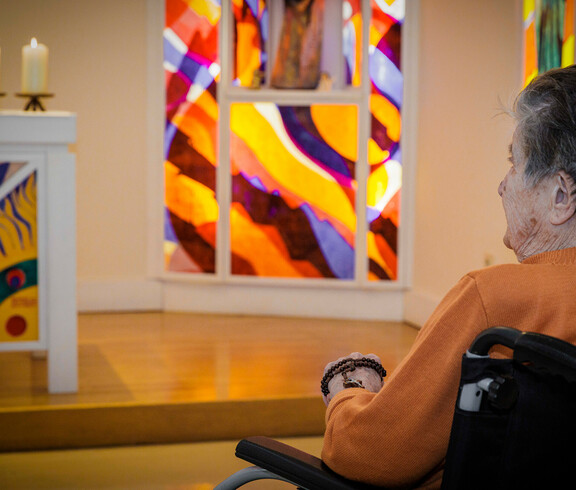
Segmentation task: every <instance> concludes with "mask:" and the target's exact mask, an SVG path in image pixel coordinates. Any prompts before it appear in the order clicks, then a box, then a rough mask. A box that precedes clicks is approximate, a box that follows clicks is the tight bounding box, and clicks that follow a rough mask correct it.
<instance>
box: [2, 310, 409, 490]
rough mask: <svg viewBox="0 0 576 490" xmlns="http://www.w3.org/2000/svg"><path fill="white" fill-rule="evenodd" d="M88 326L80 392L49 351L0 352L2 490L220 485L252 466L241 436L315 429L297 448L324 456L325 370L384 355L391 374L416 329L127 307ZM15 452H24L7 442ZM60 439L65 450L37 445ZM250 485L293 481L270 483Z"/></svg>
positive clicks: (84, 323)
mask: <svg viewBox="0 0 576 490" xmlns="http://www.w3.org/2000/svg"><path fill="white" fill-rule="evenodd" d="M78 334H79V335H78V337H79V340H78V342H79V359H78V362H79V385H80V386H79V391H78V393H76V394H66V395H55V394H49V393H48V392H47V389H46V360H45V359H43V358H42V356H41V355H37V354H36V355H31V353H29V352H8V353H0V434H1V435H0V488H2V489H11V490H20V489H60V490H61V489H78V488H83V489H132V488H134V489H136V488H137V489H158V490H169V489H171V490H175V489H179V490H184V489H187V490H210V489H212V488H213V487H214V485H215V484H216V483H217V482H219V481H221V480H222V479H223V478H225V477H226V476H227V475H228V474H230V473H231V472H233V471H236V470H238V469H240V468H242V467H245V466H246V465H247V463H244V462H242V461H240V460H238V459H236V458H235V457H234V446H235V444H236V442H237V440H238V439H237V438H236V437H238V438H239V437H244V436H245V435H257V434H266V435H272V436H276V435H277V434H279V435H280V436H279V437H277V438H279V439H282V440H286V437H289V436H296V435H306V434H308V435H313V436H314V437H298V438H296V439H294V438H289V439H288V442H289V443H291V444H292V445H295V446H296V447H299V448H301V449H303V450H305V451H307V452H310V453H312V454H316V455H319V452H320V448H321V440H322V439H321V437H319V436H321V434H322V429H323V428H322V424H323V413H324V405H323V404H322V402H321V400H320V391H319V381H320V378H321V376H322V371H323V368H324V366H325V364H326V363H327V362H329V361H331V360H334V359H336V358H338V357H340V356H343V355H347V354H349V353H350V352H353V351H359V352H362V353H370V352H374V353H376V354H378V355H380V357H381V358H382V363H383V365H384V366H385V367H386V369H387V370H388V371H389V372H391V371H392V370H393V369H394V368H395V367H396V365H397V364H398V362H399V361H400V360H401V359H402V358H403V357H404V356H405V354H406V353H407V351H408V349H409V348H410V346H411V345H412V343H413V341H414V338H415V336H416V334H417V330H415V329H414V328H412V327H410V326H408V325H405V324H402V323H394V322H365V321H348V320H318V319H301V318H269V317H248V316H225V315H200V314H184V313H125V314H83V315H80V317H79V332H78ZM247 411H248V413H247ZM254 424H255V425H254ZM296 425H299V427H298V430H297V431H296V430H295V429H294V427H295V426H296ZM254 427H257V428H256V429H254ZM229 435H233V437H229ZM101 436H102V437H101ZM103 441H104V442H103ZM134 441H135V442H137V443H140V444H142V445H138V446H134V445H133V444H134ZM197 441H203V442H197ZM166 442H172V444H165V443H166ZM103 445H108V446H109V447H98V446H103ZM111 445H112V446H115V447H110V446H111ZM14 447H16V448H18V449H25V451H19V452H17V451H14V449H6V448H14ZM54 447H56V448H60V450H50V451H46V450H38V449H40V448H54ZM2 448H3V449H2ZM79 448H80V449H79ZM2 451H3V452H2ZM250 488H253V489H254V490H257V489H267V490H273V489H282V488H284V489H286V488H292V487H289V486H287V485H285V484H282V483H279V482H270V481H265V482H259V483H255V484H253V485H252V486H251V487H250Z"/></svg>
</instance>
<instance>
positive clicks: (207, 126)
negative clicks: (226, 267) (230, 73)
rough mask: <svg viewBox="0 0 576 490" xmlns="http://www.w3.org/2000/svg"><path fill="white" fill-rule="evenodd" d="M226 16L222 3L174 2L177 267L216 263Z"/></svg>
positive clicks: (172, 166)
mask: <svg viewBox="0 0 576 490" xmlns="http://www.w3.org/2000/svg"><path fill="white" fill-rule="evenodd" d="M220 17H221V9H220V6H219V2H214V1H211V0H195V1H194V2H192V3H190V2H185V1H183V0H167V1H166V25H165V29H164V70H165V73H166V131H165V150H164V151H165V163H164V169H165V196H166V197H165V199H166V208H165V211H166V216H165V230H164V255H165V261H166V268H167V269H168V270H171V271H179V272H206V273H211V272H215V270H216V261H215V249H216V224H217V221H218V212H219V208H218V203H217V201H216V167H217V165H218V157H217V154H218V117H219V107H218V103H217V88H218V79H219V75H220V64H219V63H220V58H219V48H218V28H219V25H220Z"/></svg>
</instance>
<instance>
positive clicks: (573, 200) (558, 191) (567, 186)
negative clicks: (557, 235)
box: [550, 170, 576, 225]
mask: <svg viewBox="0 0 576 490" xmlns="http://www.w3.org/2000/svg"><path fill="white" fill-rule="evenodd" d="M575 186H576V183H575V182H574V180H573V179H572V177H570V175H569V174H567V173H566V172H564V171H563V170H561V171H560V172H558V173H557V174H556V175H555V176H554V185H553V187H552V189H553V195H552V212H551V214H550V223H552V224H553V225H562V224H564V223H565V222H566V221H568V220H569V219H570V218H572V216H574V214H575V213H576V189H575Z"/></svg>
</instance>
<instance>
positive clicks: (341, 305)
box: [164, 282, 404, 321]
mask: <svg viewBox="0 0 576 490" xmlns="http://www.w3.org/2000/svg"><path fill="white" fill-rule="evenodd" d="M164 287H165V291H164V292H165V295H164V308H165V310H166V311H193V312H202V313H226V314H239V315H271V316H291V317H295V316H296V317H298V316H299V317H307V318H345V319H360V320H389V321H402V315H403V296H404V292H403V291H388V290H387V291H382V290H378V291H377V290H353V289H344V288H335V289H328V288H325V289H322V288H316V289H312V288H310V289H307V288H304V287H274V288H272V287H266V286H255V285H245V284H244V285H239V284H209V283H205V284H198V283H196V284H189V283H178V282H166V283H165V285H164Z"/></svg>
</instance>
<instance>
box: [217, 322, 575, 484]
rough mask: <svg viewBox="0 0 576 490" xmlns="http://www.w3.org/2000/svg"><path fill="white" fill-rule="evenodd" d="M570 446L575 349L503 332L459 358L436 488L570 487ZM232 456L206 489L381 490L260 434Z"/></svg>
mask: <svg viewBox="0 0 576 490" xmlns="http://www.w3.org/2000/svg"><path fill="white" fill-rule="evenodd" d="M496 345H502V346H505V347H508V348H509V349H511V350H512V354H511V357H510V358H507V359H493V358H491V357H489V351H490V349H492V347H494V346H496ZM575 444H576V346H574V345H572V344H569V343H567V342H564V341H562V340H559V339H556V338H554V337H550V336H548V335H543V334H537V333H530V332H520V331H518V330H516V329H512V328H509V327H492V328H489V329H487V330H485V331H483V332H482V333H480V334H479V335H478V336H477V337H476V338H475V339H474V341H473V342H472V344H471V345H470V347H469V349H468V351H467V352H466V353H465V354H464V355H463V359H462V367H461V376H460V386H459V394H458V399H457V401H456V406H455V408H454V416H453V421H452V429H451V433H450V441H449V446H448V451H447V455H446V461H445V466H444V475H443V480H442V489H443V490H476V489H501V490H504V489H506V490H510V489H523V490H525V489H559V488H571V487H572V486H574V483H573V481H572V480H573V466H572V465H574V464H575V463H576V460H575V457H576V447H575ZM236 456H237V457H239V458H241V459H243V460H245V461H247V462H249V463H251V464H252V465H254V466H251V467H248V468H244V469H243V470H240V471H238V472H237V473H235V474H233V475H231V476H230V477H228V478H227V479H226V480H224V481H223V482H221V483H220V484H219V485H217V486H216V487H215V490H234V489H237V488H239V487H241V486H243V485H245V484H246V483H249V482H251V481H255V480H260V479H276V480H282V481H284V482H287V483H290V484H292V485H294V486H296V487H298V488H299V489H305V490H372V489H376V488H381V487H374V486H370V485H365V484H361V483H358V482H354V481H350V480H347V479H345V478H343V477H341V476H340V475H338V474H336V473H334V472H333V471H331V470H330V468H328V467H327V466H326V465H325V464H324V463H323V462H322V461H321V460H320V459H318V458H316V457H315V456H312V455H310V454H307V453H305V452H302V451H300V450H298V449H296V448H293V447H291V446H288V445H285V444H283V443H281V442H279V441H276V440H274V439H270V438H268V437H263V436H256V437H249V438H246V439H243V440H241V441H240V442H239V443H238V445H237V447H236ZM571 481H572V483H569V482H571Z"/></svg>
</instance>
